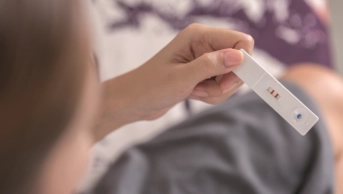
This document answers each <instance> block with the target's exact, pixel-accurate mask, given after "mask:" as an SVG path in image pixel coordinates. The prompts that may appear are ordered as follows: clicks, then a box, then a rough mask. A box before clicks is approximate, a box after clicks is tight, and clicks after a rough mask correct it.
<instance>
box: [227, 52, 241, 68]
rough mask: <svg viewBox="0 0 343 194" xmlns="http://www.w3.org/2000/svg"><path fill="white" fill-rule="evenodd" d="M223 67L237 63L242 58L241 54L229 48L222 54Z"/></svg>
mask: <svg viewBox="0 0 343 194" xmlns="http://www.w3.org/2000/svg"><path fill="white" fill-rule="evenodd" d="M223 58H224V65H225V67H231V66H235V65H239V64H240V63H241V62H242V60H243V54H242V52H241V51H239V50H235V49H230V50H228V51H226V52H224V54H223Z"/></svg>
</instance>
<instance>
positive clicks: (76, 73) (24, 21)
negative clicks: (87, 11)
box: [0, 0, 87, 194]
mask: <svg viewBox="0 0 343 194" xmlns="http://www.w3.org/2000/svg"><path fill="white" fill-rule="evenodd" d="M77 3H78V2H77V1H76V0H0V125H1V126H0V193H6V194H11V193H28V189H31V188H30V185H31V184H32V181H34V179H35V178H36V177H35V176H37V174H38V172H39V166H40V165H41V163H42V161H43V159H44V158H45V156H46V155H47V153H48V151H49V149H51V147H52V146H53V144H54V142H56V140H57V139H58V137H59V136H60V135H61V134H62V133H63V131H64V130H65V129H66V127H67V125H68V124H69V122H70V120H71V118H72V117H73V114H74V111H75V110H76V107H77V105H78V104H77V101H78V100H79V98H80V95H81V89H82V88H83V83H84V77H85V69H86V68H85V67H84V66H85V65H86V64H85V60H84V59H85V58H87V57H86V56H85V51H86V50H87V49H85V48H82V46H81V44H80V42H81V40H80V36H79V35H80V33H77V31H78V29H77V23H78V19H79V18H77V15H78V13H79V11H80V10H79V9H78V8H79V6H78V5H77Z"/></svg>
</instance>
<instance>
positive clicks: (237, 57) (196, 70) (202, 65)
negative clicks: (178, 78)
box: [184, 49, 243, 83]
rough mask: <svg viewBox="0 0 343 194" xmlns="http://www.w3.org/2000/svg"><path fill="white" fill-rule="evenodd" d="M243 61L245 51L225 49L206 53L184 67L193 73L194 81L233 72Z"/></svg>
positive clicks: (188, 72) (188, 73)
mask: <svg viewBox="0 0 343 194" xmlns="http://www.w3.org/2000/svg"><path fill="white" fill-rule="evenodd" d="M242 61H243V53H242V52H241V51H239V50H235V49H225V50H220V51H215V52H211V53H205V54H203V55H202V56H200V57H199V58H197V59H195V60H193V61H192V62H190V63H188V64H187V65H185V66H184V67H185V68H186V69H187V70H186V71H185V72H186V73H187V75H188V76H189V75H192V79H193V80H192V81H196V82H197V83H198V82H201V81H203V80H205V79H208V78H211V77H214V76H218V75H223V74H226V73H229V72H231V71H232V70H234V69H235V68H237V67H238V65H240V64H241V63H242Z"/></svg>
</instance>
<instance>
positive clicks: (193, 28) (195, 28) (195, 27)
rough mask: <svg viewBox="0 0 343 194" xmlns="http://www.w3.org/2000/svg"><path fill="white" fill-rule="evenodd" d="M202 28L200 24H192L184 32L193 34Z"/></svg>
mask: <svg viewBox="0 0 343 194" xmlns="http://www.w3.org/2000/svg"><path fill="white" fill-rule="evenodd" d="M203 28H204V25H202V24H198V23H192V24H189V25H188V26H187V27H186V28H185V30H186V31H191V32H194V31H199V30H201V29H203Z"/></svg>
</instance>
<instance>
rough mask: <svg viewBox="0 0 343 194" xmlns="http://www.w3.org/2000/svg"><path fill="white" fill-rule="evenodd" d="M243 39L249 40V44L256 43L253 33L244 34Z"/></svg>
mask: <svg viewBox="0 0 343 194" xmlns="http://www.w3.org/2000/svg"><path fill="white" fill-rule="evenodd" d="M243 40H244V41H245V42H247V43H248V44H251V45H254V44H255V40H254V38H253V37H252V36H251V35H249V34H244V35H243Z"/></svg>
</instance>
